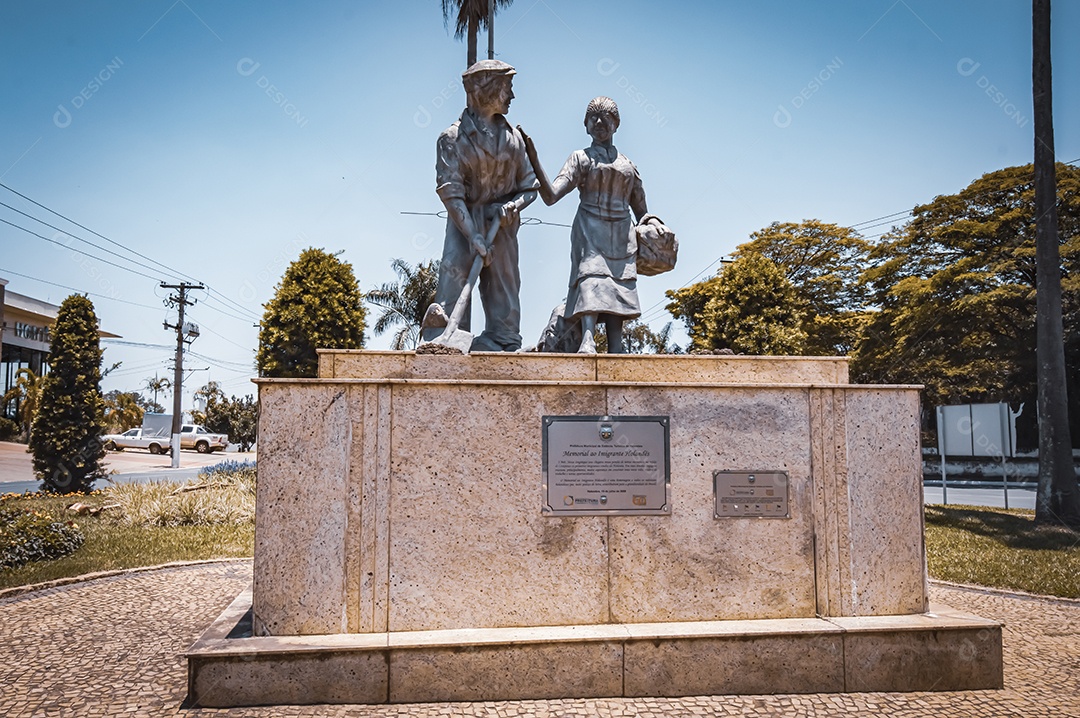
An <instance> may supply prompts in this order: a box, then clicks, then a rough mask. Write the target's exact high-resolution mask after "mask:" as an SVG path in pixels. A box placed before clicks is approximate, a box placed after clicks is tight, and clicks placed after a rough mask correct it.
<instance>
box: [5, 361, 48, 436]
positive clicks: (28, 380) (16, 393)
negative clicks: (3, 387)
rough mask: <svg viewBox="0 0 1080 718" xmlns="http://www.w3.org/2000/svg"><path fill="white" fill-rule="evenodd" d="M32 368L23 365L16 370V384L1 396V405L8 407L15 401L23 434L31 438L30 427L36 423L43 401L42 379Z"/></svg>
mask: <svg viewBox="0 0 1080 718" xmlns="http://www.w3.org/2000/svg"><path fill="white" fill-rule="evenodd" d="M43 378H44V377H40V376H38V375H37V374H35V373H34V371H33V370H32V369H28V368H27V367H23V368H22V369H19V370H18V371H17V372H15V386H13V387H11V388H10V389H9V390H8V391H7V393H6V394H4V396H3V398H0V406H2V407H7V405H8V404H9V403H11V402H13V401H14V402H15V415H16V417H18V419H19V423H20V424H22V433H23V436H25V437H27V438H29V436H30V427H31V426H33V424H34V417H35V416H37V410H38V405H39V404H40V403H41V380H42V379H43Z"/></svg>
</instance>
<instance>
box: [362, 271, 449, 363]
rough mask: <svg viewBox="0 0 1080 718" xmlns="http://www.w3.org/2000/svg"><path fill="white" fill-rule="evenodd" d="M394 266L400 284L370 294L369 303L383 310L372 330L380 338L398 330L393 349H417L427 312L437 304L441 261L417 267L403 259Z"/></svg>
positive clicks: (390, 285)
mask: <svg viewBox="0 0 1080 718" xmlns="http://www.w3.org/2000/svg"><path fill="white" fill-rule="evenodd" d="M390 266H391V267H393V269H394V272H395V273H396V274H397V275H398V281H397V282H392V283H386V284H383V285H382V286H381V287H379V288H378V289H373V290H372V291H370V292H368V293H367V297H366V298H367V301H368V302H369V303H370V304H374V305H375V306H377V307H379V308H380V309H382V310H383V313H382V315H380V316H379V318H378V320H376V322H375V325H374V326H373V327H372V330H373V331H374V332H375V335H376V336H378V335H381V334H382V333H383V332H386V331H388V330H390V329H393V328H394V327H397V328H398V329H397V332H395V333H394V338H393V340H392V341H391V342H390V348H391V349H394V350H400V349H415V348H416V345H417V344H418V343H419V341H420V325H421V324H423V321H424V313H425V312H426V311H427V308H428V306H429V305H430V304H431V303H432V302H434V301H435V290H436V289H437V288H438V286H439V260H437V259H431V260H428V261H427V262H421V263H420V264H418V265H416V267H415V268H414V267H412V266H410V265H409V263H408V262H406V261H405V260H403V259H395V260H394V261H393V262H392V263H391V265H390Z"/></svg>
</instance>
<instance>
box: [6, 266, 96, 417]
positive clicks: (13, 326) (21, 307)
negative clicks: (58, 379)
mask: <svg viewBox="0 0 1080 718" xmlns="http://www.w3.org/2000/svg"><path fill="white" fill-rule="evenodd" d="M7 285H8V280H6V279H0V397H2V396H3V395H5V394H7V392H8V391H9V390H11V388H12V387H14V386H15V383H16V381H17V380H18V373H19V370H20V369H29V370H30V371H32V372H34V374H35V375H37V376H44V375H45V374H48V373H49V348H50V345H51V343H52V326H53V323H54V322H55V321H56V314H57V312H59V311H60V307H59V306H57V305H55V304H50V303H49V302H46V301H42V300H40V299H34V298H33V297H28V296H26V295H25V294H18V293H16V292H12V291H11V290H9V289H8V287H7ZM99 331H100V330H99ZM100 335H101V336H102V337H116V336H117V335H116V334H110V333H108V332H100ZM17 411H18V405H17V404H16V403H15V402H10V403H8V404H7V405H6V406H3V407H0V415H3V416H7V417H9V418H12V417H13V416H14V414H15V412H17Z"/></svg>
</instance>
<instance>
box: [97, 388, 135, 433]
mask: <svg viewBox="0 0 1080 718" xmlns="http://www.w3.org/2000/svg"><path fill="white" fill-rule="evenodd" d="M139 398H140V397H139V395H138V394H136V393H135V392H131V391H110V392H109V393H108V394H106V395H105V421H107V422H108V423H109V428H111V429H115V430H116V431H117V432H118V433H120V432H124V431H127V430H128V429H130V428H132V427H134V426H138V425H139V424H141V423H142V419H143V408H142V407H141V406H139Z"/></svg>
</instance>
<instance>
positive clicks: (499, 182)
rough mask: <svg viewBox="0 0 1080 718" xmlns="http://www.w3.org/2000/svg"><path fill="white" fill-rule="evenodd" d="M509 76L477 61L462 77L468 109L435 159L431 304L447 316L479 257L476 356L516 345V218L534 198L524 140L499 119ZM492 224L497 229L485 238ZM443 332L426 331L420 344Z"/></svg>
mask: <svg viewBox="0 0 1080 718" xmlns="http://www.w3.org/2000/svg"><path fill="white" fill-rule="evenodd" d="M514 74H515V71H514V68H513V67H511V66H510V65H508V64H506V63H505V62H501V61H499V60H481V61H480V62H477V63H476V64H475V65H473V66H472V67H470V68H469V69H468V70H466V71H465V72H464V73H463V74H462V76H461V77H462V83H463V84H464V85H465V93H466V95H467V96H468V105H467V107H466V108H465V111H464V112H462V113H461V118H460V119H459V120H458V121H457V122H455V123H454V124H452V125H451V126H450V127H449V128H447V129H446V130H445V131H443V133H442V134H440V135H439V141H438V145H437V148H438V154H437V156H436V159H435V178H436V188H435V191H436V192H437V193H438V195H439V198H440V199H441V200H442V202H443V205H444V206H445V207H446V211H447V215H448V216H447V220H446V239H445V240H444V242H443V254H442V263H441V266H440V269H439V286H438V289H437V290H436V294H435V302H436V303H437V304H439V305H441V308H442V310H443V311H445V313H446V314H449V313H450V312H451V311H452V310H453V307H454V304H455V303H456V302H457V300H458V297H459V296H460V295H461V293H462V288H463V287H464V285H465V284H466V281H467V278H468V275H469V270H470V268H471V267H472V264H473V259H474V258H475V257H476V255H477V254H479V255H480V256H481V257H483V258H484V267H483V269H482V270H481V271H480V301H481V303H482V304H483V307H484V320H485V324H484V331H483V333H482V334H481V335H480V336H478V337H476V339H474V340H473V344H472V349H473V350H476V351H516V350H517V349H519V348H521V331H520V324H521V302H520V299H519V296H518V295H519V292H520V289H521V274H520V271H519V269H518V243H517V242H518V240H517V233H518V228H519V227H520V225H521V220H520V216H519V213H520V212H521V210H523V209H524V208H525V207H527V206H528V205H529V204H530V203H531V202H532V201H533V200H534V199H536V175H535V174H534V173H533V169H532V165H531V163H530V162H529V158H528V156H526V154H525V143H524V141H523V140H522V138H521V135H520V134H519V133H518V131H517V130H515V129H514V128H513V127H511V126H510V124H509V123H508V122H507V121H506V119H505V118H504V117H503V115H505V114H506V113H507V111H508V110H509V109H510V101H511V100H512V99H513V98H514V91H513V87H512V83H513V76H514ZM493 222H497V223H499V228H498V230H497V233H496V234H495V235H494V239H493V240H489V238H490V237H491V236H492V235H491V233H490V231H489V230H493V229H494V228H493V227H492V223H493ZM489 241H490V244H489ZM465 299H466V300H468V297H466V298H465ZM470 309H471V308H470ZM470 314H471V311H470V310H469V309H467V310H466V312H465V315H464V317H463V318H462V320H461V324H460V327H461V329H463V330H465V331H469V328H470V326H469V325H470V321H469V319H470ZM441 331H442V330H441V329H440V328H439V327H425V329H424V340H431V339H434V338H435V337H437V336H439V334H440V332H441Z"/></svg>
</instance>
